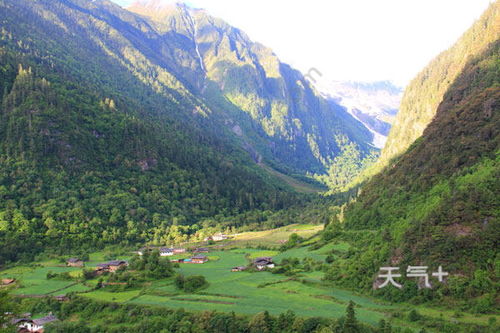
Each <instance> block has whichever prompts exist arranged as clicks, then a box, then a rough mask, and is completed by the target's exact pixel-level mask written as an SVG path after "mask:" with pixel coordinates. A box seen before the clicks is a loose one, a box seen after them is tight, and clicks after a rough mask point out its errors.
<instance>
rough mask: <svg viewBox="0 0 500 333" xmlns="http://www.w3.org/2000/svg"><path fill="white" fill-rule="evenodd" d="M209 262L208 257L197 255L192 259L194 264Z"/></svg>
mask: <svg viewBox="0 0 500 333" xmlns="http://www.w3.org/2000/svg"><path fill="white" fill-rule="evenodd" d="M207 261H208V258H207V256H204V255H196V256H194V257H192V258H191V262H192V263H193V264H204V263H206V262H207Z"/></svg>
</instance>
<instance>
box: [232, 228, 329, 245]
mask: <svg viewBox="0 0 500 333" xmlns="http://www.w3.org/2000/svg"><path fill="white" fill-rule="evenodd" d="M321 230H323V226H322V225H313V224H291V225H288V226H286V227H282V228H277V229H272V230H265V231H254V232H243V233H240V234H237V235H235V236H234V237H233V238H232V239H230V240H229V241H228V242H227V243H228V244H230V245H231V246H239V247H255V246H275V247H278V246H280V245H282V244H283V243H284V242H285V241H287V240H288V238H289V237H290V235H291V234H292V233H296V234H298V235H299V236H301V237H303V238H309V237H311V236H313V235H314V234H316V233H318V232H319V231H321Z"/></svg>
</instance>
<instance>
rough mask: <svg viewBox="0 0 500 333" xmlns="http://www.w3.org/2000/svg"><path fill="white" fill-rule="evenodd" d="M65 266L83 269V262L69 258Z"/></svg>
mask: <svg viewBox="0 0 500 333" xmlns="http://www.w3.org/2000/svg"><path fill="white" fill-rule="evenodd" d="M66 265H67V266H70V267H83V266H84V263H83V260H81V259H78V258H69V259H68V261H66Z"/></svg>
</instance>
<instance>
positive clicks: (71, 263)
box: [66, 258, 128, 275]
mask: <svg viewBox="0 0 500 333" xmlns="http://www.w3.org/2000/svg"><path fill="white" fill-rule="evenodd" d="M66 265H67V266H68V267H84V266H85V263H84V261H83V260H81V259H79V258H69V259H68V260H67V261H66ZM125 266H128V262H127V261H125V260H111V261H108V262H104V263H101V264H98V265H97V266H96V268H95V270H94V272H95V274H96V275H101V274H103V273H105V272H111V273H114V272H116V271H117V270H118V269H120V268H121V267H125Z"/></svg>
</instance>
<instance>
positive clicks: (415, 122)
mask: <svg viewBox="0 0 500 333" xmlns="http://www.w3.org/2000/svg"><path fill="white" fill-rule="evenodd" d="M495 18H496V13H495V9H493V10H491V11H490V12H489V16H485V17H483V18H482V19H481V20H480V21H478V22H476V23H475V24H474V25H473V26H472V27H471V28H470V29H469V30H468V31H467V32H466V33H465V34H464V35H463V36H462V37H461V38H460V39H459V40H458V41H457V42H456V43H455V45H454V46H453V47H451V48H450V49H448V50H446V51H444V52H443V53H441V54H440V55H439V56H438V57H436V58H435V59H434V60H433V61H432V62H431V63H430V64H429V66H427V67H426V68H425V69H424V70H423V71H421V72H420V73H419V74H418V75H417V77H416V78H414V79H413V80H412V81H411V82H410V84H409V85H408V87H407V88H406V89H405V92H404V95H403V99H402V101H401V107H400V111H399V113H398V115H397V116H396V119H395V121H394V125H393V127H392V130H391V132H390V134H389V136H388V139H387V144H386V145H385V147H384V149H383V150H382V153H381V156H380V159H379V161H378V163H377V165H376V167H375V169H376V170H378V171H379V170H381V169H382V168H383V167H385V166H387V165H388V164H389V163H390V161H391V160H392V159H393V158H396V157H397V156H398V155H400V154H402V153H404V152H405V151H406V150H407V149H408V148H409V147H410V145H411V144H412V143H413V142H414V141H415V140H417V139H418V138H419V137H420V136H421V135H422V134H423V132H424V130H425V128H427V126H428V125H429V124H430V122H431V121H432V120H433V118H434V116H435V115H436V112H437V110H438V106H439V104H440V103H441V102H442V100H443V96H444V94H445V93H446V92H447V91H448V90H449V89H450V87H451V85H452V84H453V82H455V80H456V78H457V77H458V76H459V75H460V74H461V73H462V71H463V70H464V68H465V66H467V65H468V63H469V60H470V58H471V57H474V56H475V55H477V54H480V53H481V52H482V51H484V50H486V48H487V47H488V46H489V45H490V43H492V42H494V41H495V40H496V39H498V27H495V24H496V23H495ZM478 36H480V37H478Z"/></svg>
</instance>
